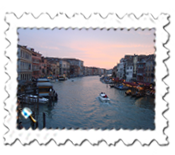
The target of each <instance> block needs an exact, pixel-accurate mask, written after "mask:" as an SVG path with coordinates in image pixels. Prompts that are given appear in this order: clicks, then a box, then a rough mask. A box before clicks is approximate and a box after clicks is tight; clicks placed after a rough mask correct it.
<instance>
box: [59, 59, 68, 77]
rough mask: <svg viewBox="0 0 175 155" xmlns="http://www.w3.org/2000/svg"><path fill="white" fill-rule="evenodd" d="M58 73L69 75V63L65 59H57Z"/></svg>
mask: <svg viewBox="0 0 175 155" xmlns="http://www.w3.org/2000/svg"><path fill="white" fill-rule="evenodd" d="M59 68H60V75H65V76H69V75H70V63H69V62H67V61H65V60H62V59H61V60H60V61H59Z"/></svg>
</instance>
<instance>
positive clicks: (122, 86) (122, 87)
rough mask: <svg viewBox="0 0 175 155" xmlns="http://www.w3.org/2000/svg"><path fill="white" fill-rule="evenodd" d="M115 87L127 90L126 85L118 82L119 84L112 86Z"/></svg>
mask: <svg viewBox="0 0 175 155" xmlns="http://www.w3.org/2000/svg"><path fill="white" fill-rule="evenodd" d="M114 87H115V88H116V89H119V90H128V89H129V88H128V87H126V86H124V85H122V84H120V85H116V86H114Z"/></svg>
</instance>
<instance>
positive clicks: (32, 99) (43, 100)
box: [19, 95, 49, 104]
mask: <svg viewBox="0 0 175 155" xmlns="http://www.w3.org/2000/svg"><path fill="white" fill-rule="evenodd" d="M37 98H38V96H36V95H21V96H19V99H22V100H23V101H24V102H26V103H32V102H36V103H37V100H38V102H39V103H44V104H45V103H48V102H49V99H47V98H44V97H39V99H37Z"/></svg>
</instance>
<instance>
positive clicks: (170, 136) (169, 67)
mask: <svg viewBox="0 0 175 155" xmlns="http://www.w3.org/2000/svg"><path fill="white" fill-rule="evenodd" d="M155 8H156V7H155ZM167 8H168V9H169V10H170V11H171V9H172V7H167ZM0 9H1V8H0ZM169 10H168V11H169ZM155 12H156V11H155ZM157 12H159V11H157ZM157 12H156V13H157ZM172 13H173V11H172ZM153 17H154V16H153ZM7 29H8V28H7ZM169 33H172V34H173V30H171V27H170V29H169ZM168 59H170V58H168ZM169 62H171V61H169ZM170 64H171V63H169V66H168V69H169V71H170V74H171V75H173V72H171V65H170ZM167 77H169V81H168V82H169V86H172V84H173V78H170V77H171V76H167ZM172 77H173V76H172ZM165 79H167V78H165ZM166 81H167V80H166ZM170 82H171V83H170ZM170 90H171V91H172V90H173V87H170ZM168 99H169V101H172V100H171V99H172V98H171V96H170V95H169V98H168ZM170 107H171V105H170ZM172 107H173V106H172ZM6 112H7V111H6ZM164 114H166V112H165V113H164ZM166 115H167V114H166ZM168 118H170V115H168ZM171 118H172V117H171ZM173 118H174V117H173ZM173 125H174V124H173V123H170V124H169V126H168V129H169V130H168V137H167V138H170V139H173V138H174V137H173V136H172V135H174V133H173V132H174V131H171V129H172V127H173ZM3 128H4V126H3ZM166 131H167V130H166V129H165V132H166ZM172 133H173V134H172ZM17 141H19V140H17ZM17 141H16V142H15V143H17ZM136 141H137V140H136ZM34 142H36V141H34ZM29 145H30V144H29ZM64 146H66V144H64ZM76 146H77V145H76ZM110 146H111V145H110ZM166 146H167V145H166ZM166 146H164V147H166ZM162 148H163V146H162Z"/></svg>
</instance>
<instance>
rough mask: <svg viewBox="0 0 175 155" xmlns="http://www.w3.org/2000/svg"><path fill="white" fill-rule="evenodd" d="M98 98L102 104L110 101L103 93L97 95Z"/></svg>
mask: <svg viewBox="0 0 175 155" xmlns="http://www.w3.org/2000/svg"><path fill="white" fill-rule="evenodd" d="M98 97H99V99H100V100H101V101H102V102H103V101H105V102H108V101H110V99H109V97H108V96H107V95H106V94H105V93H103V92H101V93H100V95H99V96H98Z"/></svg>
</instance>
